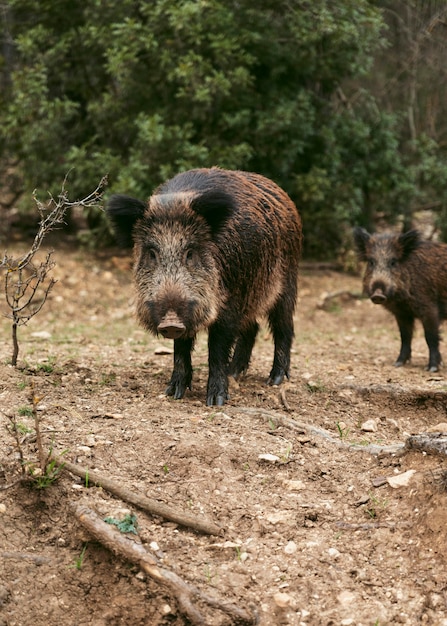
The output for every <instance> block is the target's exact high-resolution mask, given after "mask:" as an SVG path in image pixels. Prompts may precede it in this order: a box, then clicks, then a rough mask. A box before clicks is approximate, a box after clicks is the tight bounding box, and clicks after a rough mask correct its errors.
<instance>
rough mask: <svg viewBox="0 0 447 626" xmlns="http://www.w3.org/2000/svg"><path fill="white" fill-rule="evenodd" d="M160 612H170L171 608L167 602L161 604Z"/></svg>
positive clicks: (165, 613)
mask: <svg viewBox="0 0 447 626" xmlns="http://www.w3.org/2000/svg"><path fill="white" fill-rule="evenodd" d="M161 612H162V613H163V615H169V613H171V612H172V609H171V607H170V606H169V604H163V606H162V607H161Z"/></svg>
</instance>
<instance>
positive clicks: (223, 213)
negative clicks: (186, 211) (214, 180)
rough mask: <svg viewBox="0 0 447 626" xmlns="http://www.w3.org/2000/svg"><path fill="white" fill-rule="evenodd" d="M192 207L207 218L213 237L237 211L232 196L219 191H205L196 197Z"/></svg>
mask: <svg viewBox="0 0 447 626" xmlns="http://www.w3.org/2000/svg"><path fill="white" fill-rule="evenodd" d="M190 206H191V209H192V210H193V211H195V212H196V213H198V214H199V215H201V216H202V217H204V218H205V220H206V221H207V222H208V224H209V226H210V228H211V232H212V233H213V235H215V234H216V233H217V232H218V231H219V230H220V229H221V228H222V226H223V225H224V223H225V222H226V221H227V220H228V218H229V217H230V215H231V214H232V213H233V212H234V209H235V204H234V200H233V198H232V197H231V196H230V194H228V193H226V192H224V191H219V190H210V191H205V192H203V193H201V194H200V195H198V196H195V197H194V198H193V199H192V201H191V205H190Z"/></svg>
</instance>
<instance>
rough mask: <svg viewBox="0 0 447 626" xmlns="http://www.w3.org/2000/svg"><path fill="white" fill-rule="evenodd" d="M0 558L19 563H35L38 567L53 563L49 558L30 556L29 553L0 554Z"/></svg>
mask: <svg viewBox="0 0 447 626" xmlns="http://www.w3.org/2000/svg"><path fill="white" fill-rule="evenodd" d="M0 558H2V559H15V560H17V561H20V560H25V561H33V562H34V563H35V564H36V565H43V564H44V563H51V559H49V558H48V557H47V556H40V555H39V554H30V553H29V552H0Z"/></svg>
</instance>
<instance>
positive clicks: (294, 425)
mask: <svg viewBox="0 0 447 626" xmlns="http://www.w3.org/2000/svg"><path fill="white" fill-rule="evenodd" d="M235 412H237V413H248V414H249V415H259V416H261V417H262V418H263V419H264V420H265V421H268V422H273V423H274V424H275V425H276V426H278V425H279V426H284V427H285V428H289V429H290V430H295V431H298V432H299V433H304V434H306V435H316V436H317V437H321V438H322V439H325V440H326V441H329V443H332V444H334V445H336V446H338V447H339V448H345V449H347V450H352V451H354V450H355V451H359V452H367V453H369V454H372V455H374V456H377V455H379V454H380V455H382V454H403V453H404V452H405V451H406V450H405V444H403V443H396V444H391V445H389V446H379V445H377V444H375V443H370V444H368V445H367V446H362V445H360V444H356V443H348V442H346V441H341V440H340V439H336V438H335V437H333V435H332V433H330V432H329V431H328V430H324V429H323V428H318V427H317V426H312V425H311V424H305V423H304V422H297V421H296V420H294V419H292V418H291V417H288V416H287V415H283V414H282V413H277V412H275V411H266V410H265V409H256V408H250V407H242V406H240V407H238V408H237V409H235Z"/></svg>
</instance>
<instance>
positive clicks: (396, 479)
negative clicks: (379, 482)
mask: <svg viewBox="0 0 447 626" xmlns="http://www.w3.org/2000/svg"><path fill="white" fill-rule="evenodd" d="M414 474H416V470H408V471H407V472H404V473H403V474H398V475H397V476H389V477H388V478H387V479H386V482H387V483H388V484H389V486H390V487H393V489H398V488H399V487H408V485H409V483H410V481H411V479H412V477H413V475H414Z"/></svg>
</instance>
